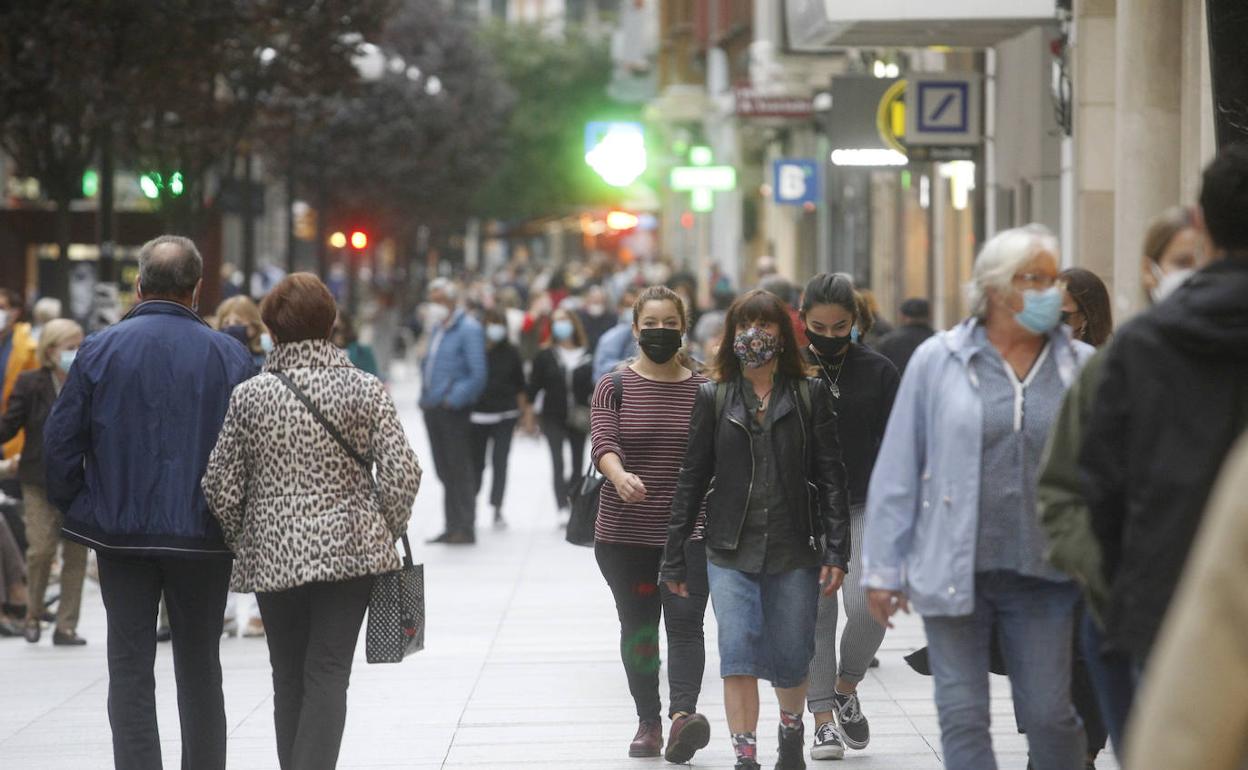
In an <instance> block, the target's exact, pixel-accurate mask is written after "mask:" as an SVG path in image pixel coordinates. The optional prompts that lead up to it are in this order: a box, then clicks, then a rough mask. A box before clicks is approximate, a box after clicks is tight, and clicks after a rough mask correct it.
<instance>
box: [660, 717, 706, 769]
mask: <svg viewBox="0 0 1248 770" xmlns="http://www.w3.org/2000/svg"><path fill="white" fill-rule="evenodd" d="M710 742H711V723H710V722H709V721H707V719H706V717H704V716H702V715H701V714H697V713H694V714H685V715H684V716H679V717H676V718H675V719H673V720H672V731H671V733H669V734H668V736H667V751H666V752H664V754H663V758H664V759H666V760H667V761H668V762H671V763H672V764H676V765H681V764H684V763H685V762H688V761H689V760H691V759H693V755H694V754H696V753H697V752H698V750H699V749H704V748H706V744H708V743H710Z"/></svg>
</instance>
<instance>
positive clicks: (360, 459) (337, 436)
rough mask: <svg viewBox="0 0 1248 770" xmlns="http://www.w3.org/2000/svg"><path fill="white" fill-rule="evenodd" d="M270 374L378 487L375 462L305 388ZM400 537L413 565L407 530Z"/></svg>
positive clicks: (405, 562)
mask: <svg viewBox="0 0 1248 770" xmlns="http://www.w3.org/2000/svg"><path fill="white" fill-rule="evenodd" d="M270 374H272V375H273V376H274V377H276V378H277V379H278V381H280V382H281V383H282V384H283V385H285V386H286V387H287V388H288V389H289V390H290V392H291V393H294V394H295V398H297V399H299V400H300V401H301V402H302V403H303V405H304V406H305V407H307V409H308V411H309V412H311V413H312V416H313V417H314V418H316V421H317V422H319V423H320V424H321V427H323V428H324V429H325V432H326V433H328V434H329V436H330V438H332V439H333V440H334V441H335V442H337V444H338V446H340V447H342V449H343V451H344V452H346V453H347V454H348V455H350V457H351V459H352V460H355V461H356V462H357V463H359V464H360V467H361V468H363V469H364V475H365V476H367V477H368V483H369V484H371V485H372V486H373V488H374V489H376V488H377V481H376V479H374V478H373V464H372V463H371V462H369V461H368V460H366V459H364V455H362V454H360V453H359V452H358V451H357V450H356V448H355V447H353V446H351V445H350V444H349V443H347V440H346V438H344V437H343V435H342V434H341V433H339V432H338V429H337V428H335V427H334V425H333V423H331V422H330V421H329V420H328V419H327V418H326V417H325V415H324V414H323V413H322V412H321V410H320V409H317V408H316V404H314V403H312V399H310V398H308V394H307V393H304V392H303V390H301V389H300V388H299V386H298V385H296V384H295V383H294V381H293V380H291V379H290V377H288V376H287V375H286V372H283V371H276V370H275V371H272V372H270ZM400 539H401V540H402V541H403V566H405V567H411V566H412V565H413V562H412V544H411V543H410V542H409V541H408V539H407V533H406V532H404V533H403V535H402V536H401V537H400Z"/></svg>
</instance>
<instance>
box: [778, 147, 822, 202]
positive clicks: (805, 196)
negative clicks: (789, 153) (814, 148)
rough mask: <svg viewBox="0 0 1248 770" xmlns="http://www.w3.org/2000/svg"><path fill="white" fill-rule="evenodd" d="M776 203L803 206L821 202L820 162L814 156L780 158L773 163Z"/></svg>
mask: <svg viewBox="0 0 1248 770" xmlns="http://www.w3.org/2000/svg"><path fill="white" fill-rule="evenodd" d="M771 188H772V191H773V194H774V196H775V201H776V203H779V204H784V205H789V206H801V205H804V204H806V203H818V202H819V193H820V185H819V164H818V162H816V161H815V160H814V159H813V158H780V159H778V160H776V161H775V162H774V163H772V185H771Z"/></svg>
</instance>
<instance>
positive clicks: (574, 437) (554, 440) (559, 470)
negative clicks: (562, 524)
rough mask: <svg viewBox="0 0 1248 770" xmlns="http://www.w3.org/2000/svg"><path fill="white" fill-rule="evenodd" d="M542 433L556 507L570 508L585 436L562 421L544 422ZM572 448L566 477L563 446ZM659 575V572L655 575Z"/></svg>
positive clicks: (580, 466)
mask: <svg viewBox="0 0 1248 770" xmlns="http://www.w3.org/2000/svg"><path fill="white" fill-rule="evenodd" d="M542 433H543V434H544V435H545V436H546V443H547V444H549V445H550V464H551V466H552V467H553V468H554V481H555V505H557V506H558V507H560V508H567V507H568V489H569V488H570V487H571V486H572V482H574V481H576V480H577V479H578V478H580V477H581V469H582V467H583V464H584V462H585V434H584V433H581V432H580V431H579V430H575V429H573V428H570V427H568V426H567V425H564V424H563V422H562V421H561V420H545V419H544V420H542ZM565 441H566V442H567V443H568V444H570V445H571V446H572V468H571V471H572V475H571V476H565V475H564V472H563V471H564V468H563V444H564V442H565ZM655 574H656V575H657V574H658V573H657V571H656V573H655Z"/></svg>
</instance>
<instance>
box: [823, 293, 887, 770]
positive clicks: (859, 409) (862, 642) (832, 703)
mask: <svg viewBox="0 0 1248 770" xmlns="http://www.w3.org/2000/svg"><path fill="white" fill-rule="evenodd" d="M801 319H802V323H803V324H805V326H806V337H807V339H809V340H810V345H809V346H808V347H807V348H806V350H805V354H806V358H807V360H808V361H809V362H810V363H811V364H812V365H814V367H815V369H816V370H817V373H818V377H819V379H820V380H821V382H822V385H823V387H824V388H826V389H827V391H828V392H829V393H831V395H832V400H833V403H834V405H835V408H836V412H837V415H838V419H837V423H836V428H837V439H838V440H839V442H840V445H841V454H842V455H843V456H844V458H845V472H846V476H847V481H848V483H847V486H848V489H849V505H850V508H849V520H850V543H851V545H852V548H851V553H850V561H849V572H850V574H851V575H854V576H855V578H856V577H857V576H858V575H860V574H861V566H862V536H863V528H864V522H865V520H866V518H865V516H864V515H863V514H864V511H865V509H866V504H867V483H868V482H869V481H870V480H871V471H872V469H873V468H874V467H875V457H876V454H877V453H878V452H879V451H880V442H882V441H883V440H884V429H885V427H887V426H888V415H889V413H890V412H891V411H892V409H893V398H894V397H895V396H896V395H897V385H898V382H899V381H900V379H901V378H900V377H899V376H898V374H897V368H896V367H895V366H893V363H892V362H891V361H889V360H888V359H887V358H885V357H884V356H882V355H880V354H879V353H876V352H875V351H874V350H871V349H870V348H869V347H866V346H865V345H862V344H859V343H858V342H856V341H854V340H855V339H856V338H861V337H865V336H866V334H867V332H869V331H870V330H871V323H872V318H871V314H870V311H869V310H868V309H867V307H866V304H865V302H864V301H863V298H862V296H861V295H860V294H859V293H858V292H857V291H855V290H854V281H853V279H852V278H850V277H849V276H848V275H846V274H845V273H823V274H820V275H816V276H815V277H814V278H812V279H811V280H810V283H808V284H806V291H805V293H804V294H803V298H802V308H801ZM854 330H857V332H858V334H857V335H855V334H854V333H853V332H854ZM841 598H842V599H843V600H844V601H845V615H846V617H845V632H844V633H843V634H842V635H841V642H840V658H839V661H838V658H837V642H836V625H837V611H838V608H837V601H836V596H835V595H833V596H825V597H823V598H821V599H820V600H819V623H818V626H817V630H816V633H815V658H814V660H813V661H811V664H810V691H809V692H808V693H807V702H808V705H809V708H810V711H811V713H812V714H814V715H815V741H814V745H813V746H812V747H811V749H810V756H811V757H812V758H814V759H840V758H842V757H843V756H844V755H845V747H846V746H848V747H850V748H851V749H858V750H861V749H865V748H866V747H867V744H868V743H869V742H870V740H871V730H870V726H869V725H868V723H867V717H866V716H865V715H864V714H863V713H862V706H861V704H860V703H859V701H858V683H859V682H861V681H862V680H863V678H864V677H865V676H866V675H867V667H868V666H869V665H870V663H871V658H873V657H874V656H875V653H876V651H877V650H879V648H880V643H881V642H882V641H884V627H883V626H881V625H880V624H879V623H876V622H875V619H874V618H872V617H871V613H870V612H869V611H868V609H867V592H866V590H865V589H864V588H862V586H861V585H859V583H858V581H857V579H854V580H851V581H849V582H847V583H846V584H845V586H844V587H843V588H842V589H841ZM838 662H839V664H840V666H839V668H838V666H837V664H838ZM838 724H839V726H840V732H839V734H838V732H837V726H838Z"/></svg>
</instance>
